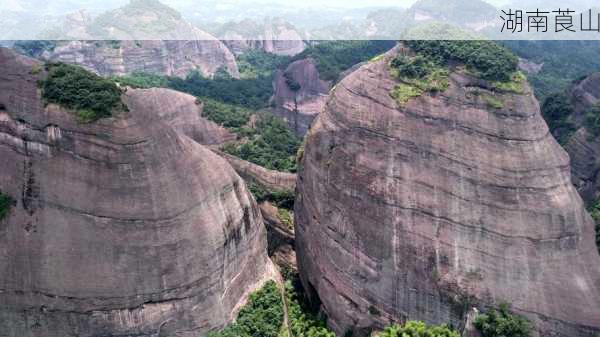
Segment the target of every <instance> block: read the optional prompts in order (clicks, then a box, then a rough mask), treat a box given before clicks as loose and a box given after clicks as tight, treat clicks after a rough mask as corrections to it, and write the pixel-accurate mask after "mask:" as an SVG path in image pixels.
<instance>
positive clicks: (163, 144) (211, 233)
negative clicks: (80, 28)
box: [0, 49, 272, 337]
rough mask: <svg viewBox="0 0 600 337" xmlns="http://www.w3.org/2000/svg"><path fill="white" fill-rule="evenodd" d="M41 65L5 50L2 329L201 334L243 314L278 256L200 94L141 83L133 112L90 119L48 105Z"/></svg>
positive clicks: (0, 87) (1, 79) (1, 63)
mask: <svg viewBox="0 0 600 337" xmlns="http://www.w3.org/2000/svg"><path fill="white" fill-rule="evenodd" d="M35 65H36V63H35V61H33V60H31V59H27V58H24V57H21V56H18V55H16V54H14V53H12V52H10V51H8V50H6V49H0V108H1V109H0V158H2V160H0V189H2V191H3V192H4V193H7V194H9V195H11V196H12V197H13V198H15V199H16V200H17V203H16V206H15V207H13V209H12V210H11V212H10V214H9V216H8V217H7V218H6V219H4V220H2V221H1V222H0V336H3V337H4V336H7V337H9V336H10V337H15V336H18V337H34V336H36V337H37V336H40V337H41V336H43V337H64V336H152V337H158V336H185V337H188V336H198V335H203V334H205V333H206V332H207V331H208V330H210V329H215V328H219V327H222V326H224V325H225V324H227V323H228V322H230V321H231V320H232V319H233V317H234V316H235V310H236V308H239V304H240V303H241V302H242V301H243V300H244V298H245V295H247V293H248V292H249V291H251V290H253V289H255V288H256V287H257V286H259V285H260V283H261V281H262V279H263V278H264V277H265V276H266V275H267V274H268V273H269V272H270V271H271V270H272V265H271V264H270V262H269V260H268V258H267V254H266V234H265V230H264V227H263V225H262V218H261V215H260V211H259V208H258V206H257V204H256V203H255V202H254V200H253V198H252V197H251V195H250V193H249V192H248V190H247V189H246V186H245V184H244V182H243V181H242V179H241V178H240V177H239V176H238V175H237V174H236V173H235V172H234V170H233V169H232V168H231V166H230V165H229V164H228V163H227V162H226V161H225V160H223V159H221V158H219V156H217V155H216V154H214V153H213V152H212V151H210V150H209V149H207V148H205V147H204V146H202V145H200V144H199V143H198V142H196V141H194V139H193V138H196V137H200V138H202V137H203V135H199V134H197V132H198V131H199V130H201V129H202V128H203V126H202V125H199V126H198V127H197V128H195V127H192V125H190V124H195V123H196V122H198V120H197V118H198V111H197V109H199V107H196V108H195V110H194V108H193V109H186V108H185V107H189V102H188V100H189V97H188V96H187V95H182V94H179V93H176V92H173V91H170V90H165V89H151V90H133V89H129V90H127V92H126V93H125V94H124V95H123V101H124V103H125V104H126V105H127V107H128V110H129V111H128V112H123V113H120V114H119V115H117V116H116V117H113V118H109V119H102V120H100V121H98V122H95V123H91V124H80V123H78V122H77V121H76V119H75V118H74V116H73V115H72V114H71V113H69V112H66V111H64V109H62V108H60V107H57V106H54V105H48V106H47V107H44V105H43V104H42V101H41V99H40V94H39V92H38V89H37V85H36V82H37V80H38V79H39V77H40V76H43V72H42V73H40V74H32V73H33V72H32V71H31V70H32V69H33V68H34V66H35ZM192 104H193V103H192ZM193 105H194V104H193ZM194 106H195V105H194Z"/></svg>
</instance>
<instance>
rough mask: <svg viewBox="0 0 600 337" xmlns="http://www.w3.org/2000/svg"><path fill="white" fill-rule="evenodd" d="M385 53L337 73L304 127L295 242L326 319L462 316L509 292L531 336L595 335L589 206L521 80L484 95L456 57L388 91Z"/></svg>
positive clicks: (343, 323)
mask: <svg viewBox="0 0 600 337" xmlns="http://www.w3.org/2000/svg"><path fill="white" fill-rule="evenodd" d="M390 57H391V55H390V54H388V55H387V56H386V57H384V58H383V59H381V60H379V61H375V62H371V63H368V64H366V65H364V66H362V67H361V68H360V69H358V70H356V71H355V72H353V73H352V74H350V75H348V76H347V77H345V78H344V79H343V80H342V81H341V82H340V83H339V84H337V85H336V88H335V89H334V90H333V91H332V93H331V95H330V98H329V99H328V101H327V104H326V107H325V109H324V111H323V112H322V113H321V114H319V116H318V117H317V119H316V120H315V122H314V123H313V126H312V128H311V130H310V131H309V133H308V136H307V139H306V145H305V151H304V157H303V160H302V162H301V168H300V170H299V175H298V182H297V192H298V196H297V198H296V207H295V220H296V249H297V256H298V264H299V269H300V272H301V278H302V281H303V283H304V285H305V287H306V288H307V289H308V290H309V292H311V293H312V298H313V301H314V302H316V303H320V305H321V308H322V309H323V310H324V312H325V313H326V314H327V316H328V324H329V325H330V326H331V327H332V328H333V329H334V330H335V331H336V332H337V333H338V334H339V335H344V334H345V333H347V332H348V331H349V330H353V333H354V334H353V335H354V336H357V335H361V336H362V335H366V334H368V332H369V331H371V330H372V329H378V328H382V327H383V326H385V325H386V324H389V323H390V322H392V321H403V320H406V319H418V320H424V321H426V322H428V323H438V324H439V323H451V324H453V325H454V326H462V324H463V322H464V319H465V316H466V313H467V312H468V311H469V309H470V308H471V307H472V306H478V307H480V308H486V307H489V306H496V305H498V304H499V303H501V302H509V303H510V304H511V305H512V310H513V311H514V312H516V313H519V314H522V315H525V316H527V317H528V318H529V319H530V320H531V321H532V322H533V324H534V326H535V330H536V332H535V335H537V336H562V337H575V336H590V337H592V336H595V334H597V333H598V332H600V306H599V305H598V303H600V256H599V255H598V252H597V249H596V247H595V243H594V236H595V235H594V229H593V223H592V219H591V218H590V216H589V215H588V214H587V213H586V211H585V209H584V207H583V204H582V201H581V198H580V197H579V195H578V193H577V191H576V190H575V188H574V187H573V186H572V184H571V180H570V179H571V177H570V172H569V170H570V167H569V157H568V155H567V154H566V152H565V151H564V150H563V149H562V148H561V147H560V146H559V145H558V144H557V142H556V141H555V140H554V138H553V137H552V136H551V135H550V133H549V132H548V128H547V126H546V124H545V123H544V121H543V119H542V118H541V116H540V112H539V105H538V103H537V101H536V100H535V98H534V96H533V94H532V93H531V90H530V88H529V87H527V86H525V88H524V93H522V94H511V93H504V94H497V96H496V97H497V98H498V99H500V100H501V101H502V108H498V109H494V108H490V107H488V106H487V105H486V103H485V102H483V100H481V98H478V97H479V96H478V95H473V94H472V91H473V90H479V91H483V92H488V91H486V90H487V89H485V88H484V87H485V86H484V85H483V84H484V83H483V82H482V81H480V80H478V79H475V78H471V77H469V76H467V75H462V74H459V73H452V74H451V76H450V80H449V88H448V89H447V90H445V91H444V92H442V93H438V94H425V95H422V96H421V97H418V98H414V99H411V100H409V102H408V103H406V104H405V105H403V106H400V105H399V104H398V103H397V102H396V101H395V100H394V99H393V98H392V97H390V94H389V93H390V91H391V90H392V88H393V87H394V86H395V84H396V83H397V82H396V81H395V80H394V79H393V78H391V75H390V74H389V70H388V66H387V62H388V61H389V58H390ZM488 93H489V94H492V93H491V92H488Z"/></svg>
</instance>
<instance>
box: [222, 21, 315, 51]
mask: <svg viewBox="0 0 600 337" xmlns="http://www.w3.org/2000/svg"><path fill="white" fill-rule="evenodd" d="M214 33H215V34H216V36H218V38H219V40H221V41H223V43H225V44H226V45H227V47H229V49H230V50H231V51H232V52H233V53H234V54H242V53H245V52H247V51H249V50H262V51H265V52H267V53H273V54H276V55H287V56H294V55H296V54H299V53H301V52H302V51H303V50H304V48H306V43H304V40H303V38H302V35H301V34H300V32H299V31H298V30H297V29H296V28H295V27H294V26H293V25H292V24H290V23H289V22H286V21H284V20H283V19H277V18H275V19H265V20H264V21H263V22H255V21H253V20H250V19H245V20H241V21H238V22H228V23H225V24H223V26H222V27H219V29H217V31H216V32H214Z"/></svg>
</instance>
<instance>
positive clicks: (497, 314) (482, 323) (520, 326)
mask: <svg viewBox="0 0 600 337" xmlns="http://www.w3.org/2000/svg"><path fill="white" fill-rule="evenodd" d="M474 325H475V328H477V330H479V331H480V332H481V336H482V337H528V336H529V334H530V331H531V327H530V324H529V321H528V320H527V319H525V318H524V317H521V316H519V315H513V314H511V313H510V312H509V311H508V305H507V304H501V305H500V310H499V311H497V310H495V309H491V310H490V311H488V312H487V313H485V314H480V315H477V317H475V322H474Z"/></svg>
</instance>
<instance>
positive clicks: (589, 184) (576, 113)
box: [564, 73, 600, 205]
mask: <svg viewBox="0 0 600 337" xmlns="http://www.w3.org/2000/svg"><path fill="white" fill-rule="evenodd" d="M568 91H569V92H568V97H569V98H570V100H571V102H570V103H571V104H572V105H573V114H572V116H569V118H570V120H571V121H572V123H573V125H574V126H575V129H576V132H575V133H574V134H573V135H571V136H570V137H569V138H568V140H567V141H566V143H565V144H564V147H565V150H566V151H567V153H568V154H569V157H570V158H571V175H572V180H573V184H574V185H575V187H576V188H577V190H578V191H579V194H580V195H581V197H582V198H583V200H584V201H585V202H586V203H587V204H588V205H591V204H593V203H594V202H595V201H596V200H597V199H598V198H599V197H600V174H598V173H599V172H600V139H598V137H594V136H593V135H592V134H591V133H590V132H589V131H588V130H587V129H586V127H585V125H584V121H585V114H586V112H587V111H588V110H589V109H590V108H591V107H592V106H593V105H594V104H598V103H600V73H595V74H592V75H590V76H588V77H586V78H585V79H583V80H581V81H579V82H578V83H575V84H574V85H573V86H572V87H571V88H570V89H569V90H568Z"/></svg>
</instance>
